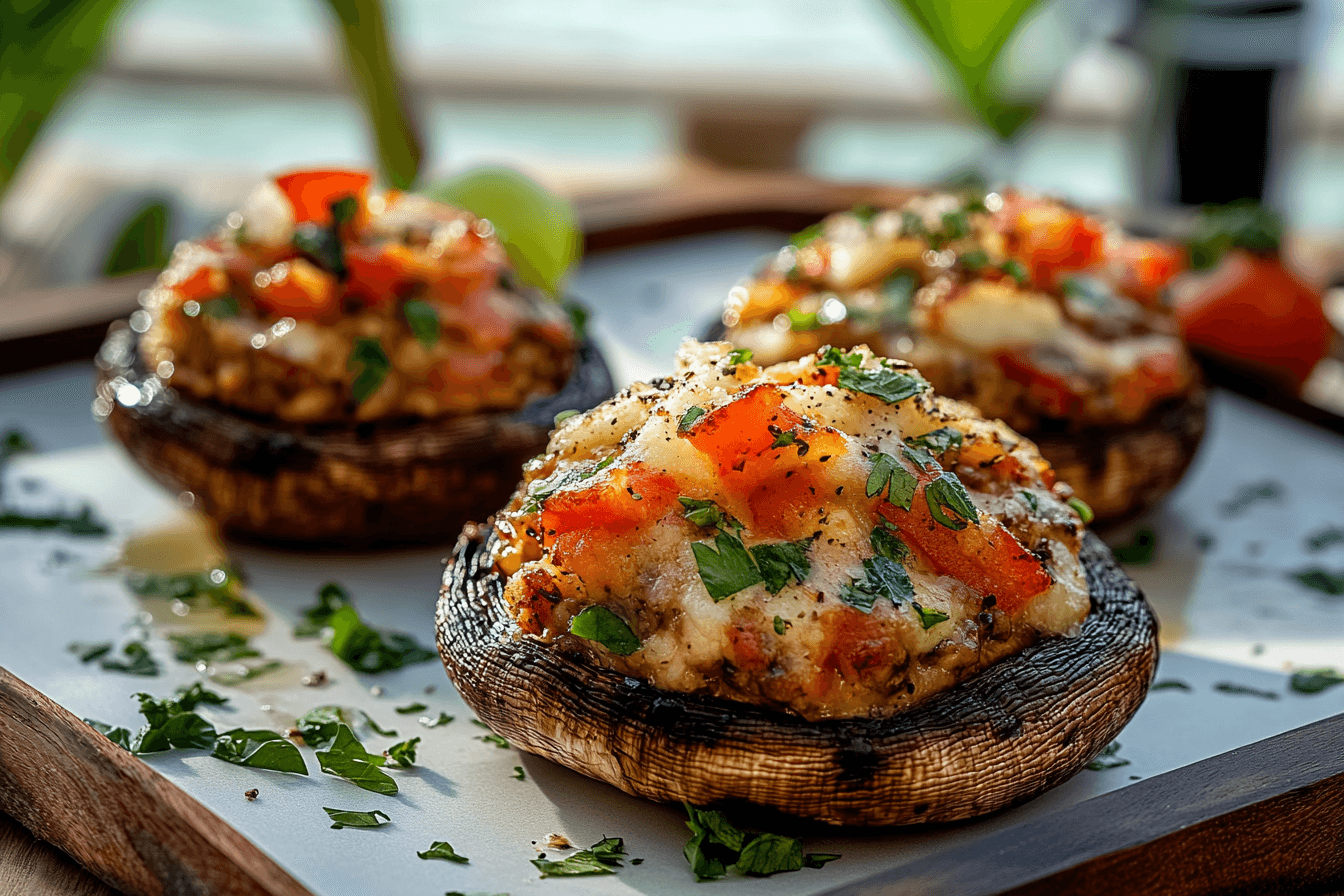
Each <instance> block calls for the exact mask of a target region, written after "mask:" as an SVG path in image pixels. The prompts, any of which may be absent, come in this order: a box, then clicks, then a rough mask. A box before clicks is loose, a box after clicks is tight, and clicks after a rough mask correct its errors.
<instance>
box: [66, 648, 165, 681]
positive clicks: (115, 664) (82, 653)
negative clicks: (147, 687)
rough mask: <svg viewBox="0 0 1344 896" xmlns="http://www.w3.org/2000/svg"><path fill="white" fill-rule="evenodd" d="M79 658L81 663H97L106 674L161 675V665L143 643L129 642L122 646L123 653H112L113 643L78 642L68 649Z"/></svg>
mask: <svg viewBox="0 0 1344 896" xmlns="http://www.w3.org/2000/svg"><path fill="white" fill-rule="evenodd" d="M66 649H67V650H69V651H70V652H71V653H73V654H75V655H77V656H78V657H79V661H80V662H81V663H92V662H97V663H98V667H99V668H100V669H102V670H103V671H104V672H121V673H122V674H124V675H143V676H145V677H149V676H152V675H158V674H159V664H158V663H157V662H155V661H154V657H153V655H151V654H150V652H149V648H148V647H146V646H145V642H143V641H127V642H126V643H125V644H123V645H122V648H121V653H120V654H115V653H113V652H112V642H111V641H101V642H98V643H84V642H80V641H76V642H75V643H73V644H70V645H68V646H67V647H66Z"/></svg>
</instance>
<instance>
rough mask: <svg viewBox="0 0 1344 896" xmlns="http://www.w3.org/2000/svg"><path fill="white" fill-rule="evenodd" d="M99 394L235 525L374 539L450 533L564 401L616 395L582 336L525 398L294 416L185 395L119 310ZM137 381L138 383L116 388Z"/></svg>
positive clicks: (286, 535)
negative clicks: (147, 365) (393, 413)
mask: <svg viewBox="0 0 1344 896" xmlns="http://www.w3.org/2000/svg"><path fill="white" fill-rule="evenodd" d="M97 361H98V383H97V390H98V394H99V395H100V396H102V397H103V398H105V399H106V400H107V401H108V402H109V404H110V411H109V413H108V415H107V422H108V425H109V427H110V428H111V430H112V434H113V435H114V436H116V438H117V439H118V440H119V441H120V442H121V443H122V445H123V446H124V447H125V448H126V450H127V451H128V452H129V453H130V455H131V457H132V458H133V459H134V460H135V461H136V463H138V464H139V465H140V466H141V467H143V468H144V469H145V470H146V471H147V472H148V473H149V474H150V475H151V476H153V477H154V479H156V480H157V481H158V482H159V483H160V484H162V485H164V486H165V487H167V488H169V489H171V490H173V491H174V492H190V493H191V494H192V495H193V496H194V506H195V507H197V508H199V509H201V510H203V511H204V512H205V513H206V514H207V515H208V516H210V517H211V518H213V519H214V520H215V521H216V522H218V523H219V524H220V525H221V526H222V527H223V528H224V529H225V530H227V531H228V532H230V533H231V534H232V535H235V536H239V537H242V538H246V539H250V540H255V541H263V542H268V543H272V544H294V545H305V544H306V545H321V546H324V547H346V548H369V547H376V546H380V545H389V544H408V543H416V542H442V541H443V540H444V539H445V534H446V533H451V532H454V531H457V530H458V529H459V528H460V527H461V526H463V525H464V524H465V523H466V522H467V521H468V520H470V519H479V518H480V517H482V516H483V515H485V514H487V513H490V512H492V511H494V510H495V509H496V508H497V507H499V506H500V505H502V504H503V503H504V502H505V501H507V500H508V498H509V495H510V493H512V491H513V489H514V487H515V486H516V485H517V482H518V473H519V470H520V468H521V467H522V465H523V463H524V462H525V461H526V460H527V459H528V458H530V457H532V456H534V455H536V454H537V453H539V452H541V451H544V450H545V449H546V442H547V439H548V438H549V435H550V430H551V427H552V425H553V421H554V418H555V415H556V414H557V413H559V412H560V411H562V410H567V409H571V408H572V409H576V410H582V409H586V408H590V407H593V406H594V405H596V404H599V403H601V402H602V401H605V400H606V399H607V398H610V397H611V395H612V393H613V392H614V391H615V390H614V388H613V386H612V381H611V373H610V371H609V370H608V369H607V365H606V361H605V360H603V358H602V355H601V353H600V352H599V351H598V350H597V347H596V346H595V345H593V344H592V343H591V342H584V343H582V344H581V345H580V346H579V348H578V351H577V358H576V359H575V365H574V371H573V373H571V374H570V378H569V380H568V381H567V382H566V383H565V385H564V386H563V387H562V388H561V390H560V391H559V392H557V393H555V394H554V395H546V396H543V397H540V398H537V399H534V400H533V401H531V402H529V403H528V404H527V405H525V406H524V407H523V408H521V409H519V410H517V411H501V412H495V413H478V414H464V415H450V416H444V417H438V418H435V419H430V420H400V421H375V422H368V423H351V424H349V425H343V426H332V425H329V424H322V425H311V426H305V425H300V424H286V423H282V422H280V421H277V420H266V419H262V418H259V417H255V416H249V415H245V414H241V413H238V412H236V411H233V410H230V409H228V408H224V407H221V406H219V405H214V404H209V403H206V402H202V401H196V400H193V399H190V398H187V397H185V396H182V395H179V394H178V393H177V392H176V391H174V390H172V389H169V388H166V387H164V386H163V385H162V383H161V382H160V381H159V380H158V379H157V377H154V376H153V375H152V374H150V373H149V372H148V371H146V370H145V369H144V365H143V364H142V362H141V359H140V356H139V352H138V346H137V344H136V339H135V334H134V333H133V332H132V331H131V330H130V329H129V327H127V326H126V324H125V322H119V323H118V324H113V326H112V328H111V329H110V330H109V332H108V336H107V339H106V341H105V342H104V343H103V347H102V349H101V350H100V351H99V353H98V358H97ZM125 385H130V386H132V387H134V388H135V390H136V392H135V396H138V397H139V400H138V401H137V400H136V399H135V397H132V400H131V401H129V402H123V400H122V397H121V396H119V395H118V394H117V393H118V391H119V389H120V388H123V387H124V386H125Z"/></svg>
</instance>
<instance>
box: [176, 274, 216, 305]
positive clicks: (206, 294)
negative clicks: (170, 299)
mask: <svg viewBox="0 0 1344 896" xmlns="http://www.w3.org/2000/svg"><path fill="white" fill-rule="evenodd" d="M173 289H174V291H176V292H177V294H178V295H180V296H181V297H182V298H183V299H187V300H192V301H197V302H200V301H204V300H205V299H213V298H214V297H215V296H222V295H224V293H226V292H228V291H229V278H228V277H227V276H226V275H225V274H224V272H223V271H221V270H220V269H219V268H212V267H208V266H206V267H200V268H197V269H196V271H195V273H193V274H192V275H191V276H190V277H188V278H187V279H185V280H183V281H182V282H181V283H179V284H177V285H176V286H174V287H173Z"/></svg>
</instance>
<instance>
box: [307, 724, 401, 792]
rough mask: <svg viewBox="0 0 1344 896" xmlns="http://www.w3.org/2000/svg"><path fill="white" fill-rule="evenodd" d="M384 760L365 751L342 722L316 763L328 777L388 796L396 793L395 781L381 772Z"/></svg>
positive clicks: (382, 757)
mask: <svg viewBox="0 0 1344 896" xmlns="http://www.w3.org/2000/svg"><path fill="white" fill-rule="evenodd" d="M304 739H305V740H307V737H306V736H305V738H304ZM386 761H387V759H386V757H384V756H381V755H374V754H373V753H370V752H369V751H368V750H366V749H364V745H363V744H361V743H360V742H359V738H357V737H355V732H353V731H351V730H350V726H349V725H346V724H345V723H344V722H342V723H339V724H338V725H337V726H336V736H335V737H334V738H333V739H332V741H331V743H330V744H329V745H328V746H327V749H326V750H318V752H317V764H318V765H319V766H321V767H322V771H324V772H326V773H327V774H328V775H335V776H336V777H338V778H344V779H345V780H347V781H349V782H350V783H351V784H354V785H355V786H356V787H362V788H363V789H365V790H369V791H372V792H374V793H382V794H389V795H390V794H393V793H396V792H397V782H396V781H394V780H392V778H391V777H390V776H389V775H388V774H387V772H385V771H383V770H382V768H381V766H382V765H383V763H385V762H386Z"/></svg>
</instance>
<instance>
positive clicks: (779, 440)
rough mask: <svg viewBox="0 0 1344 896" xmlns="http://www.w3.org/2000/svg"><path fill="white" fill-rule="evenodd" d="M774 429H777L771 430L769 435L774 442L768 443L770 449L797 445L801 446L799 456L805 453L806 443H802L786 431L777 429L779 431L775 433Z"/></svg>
mask: <svg viewBox="0 0 1344 896" xmlns="http://www.w3.org/2000/svg"><path fill="white" fill-rule="evenodd" d="M776 429H778V427H775V429H772V430H771V433H772V434H773V435H774V437H775V440H774V441H773V442H771V443H770V447H771V448H787V447H789V446H790V445H794V444H797V445H801V446H802V447H801V449H800V450H799V452H798V453H799V454H806V453H807V443H806V442H804V441H803V440H802V439H800V438H798V436H797V435H795V434H794V433H793V432H791V431H786V430H783V429H779V431H778V432H776V431H775V430H776Z"/></svg>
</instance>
